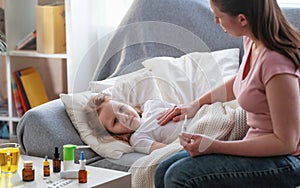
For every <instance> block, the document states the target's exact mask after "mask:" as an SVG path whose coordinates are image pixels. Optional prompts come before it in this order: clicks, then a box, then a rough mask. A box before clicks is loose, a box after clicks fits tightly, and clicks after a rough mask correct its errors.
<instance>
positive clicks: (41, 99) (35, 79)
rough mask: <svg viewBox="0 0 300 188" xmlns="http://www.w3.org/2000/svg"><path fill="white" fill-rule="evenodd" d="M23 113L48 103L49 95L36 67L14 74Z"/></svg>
mask: <svg viewBox="0 0 300 188" xmlns="http://www.w3.org/2000/svg"><path fill="white" fill-rule="evenodd" d="M13 77H14V79H15V82H16V86H17V89H18V91H19V92H18V93H19V96H20V101H21V103H22V107H23V112H24V113H25V112H26V111H27V110H29V109H31V108H33V107H36V106H38V105H40V104H43V103H45V102H48V101H49V99H48V95H47V93H46V90H45V86H44V84H43V81H42V79H41V76H40V74H39V73H38V72H37V71H35V69H34V67H27V68H24V69H21V70H18V71H15V72H14V73H13Z"/></svg>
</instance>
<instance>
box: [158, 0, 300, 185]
mask: <svg viewBox="0 0 300 188" xmlns="http://www.w3.org/2000/svg"><path fill="white" fill-rule="evenodd" d="M210 4H211V9H212V12H213V14H214V15H215V22H216V23H217V24H220V26H221V27H222V28H223V29H224V31H225V32H227V33H229V34H231V35H233V36H237V37H239V36H243V39H244V50H245V53H244V57H243V62H242V64H241V67H240V69H239V72H238V74H237V75H236V77H234V78H233V79H232V80H230V81H228V82H227V83H225V85H224V86H221V87H223V88H224V87H225V88H226V94H227V95H226V97H223V98H222V99H221V98H220V99H217V98H213V97H212V96H216V95H213V92H216V93H218V89H223V88H217V89H216V90H214V91H212V92H210V93H208V94H206V95H204V96H202V97H200V98H199V99H198V100H196V101H194V102H193V103H191V104H189V105H179V106H176V107H174V108H172V109H169V110H167V111H166V112H164V113H163V114H162V115H161V116H160V117H159V118H158V121H159V123H160V124H161V125H164V124H165V123H166V122H168V121H170V120H173V121H179V120H180V119H182V117H184V116H185V115H187V116H188V117H193V116H194V115H195V113H196V112H197V110H198V109H199V108H200V107H201V106H202V105H204V104H210V103H213V102H216V101H229V100H233V99H237V100H238V102H239V104H240V106H241V107H242V108H243V109H245V111H246V113H247V123H248V125H249V126H250V128H249V131H248V133H247V135H246V136H245V138H244V139H243V140H238V141H219V140H213V139H212V138H209V137H206V136H204V135H191V134H188V133H183V134H182V135H180V142H181V144H182V145H183V146H184V148H185V150H186V151H182V152H179V153H177V154H175V155H173V156H170V157H169V158H168V159H166V160H165V161H163V162H162V163H161V164H160V165H159V166H158V167H157V169H156V173H155V186H156V187H157V188H159V187H170V188H176V187H220V186H221V187H241V186H243V187H296V186H297V185H299V184H300V159H299V158H298V156H299V155H300V116H299V114H300V89H299V83H300V79H299V76H300V71H299V62H300V33H299V32H298V31H296V29H294V28H293V27H292V26H291V25H290V24H289V23H288V21H287V19H286V18H285V16H284V15H283V13H282V11H281V10H280V8H279V6H278V4H277V2H276V0H246V1H241V0H210Z"/></svg>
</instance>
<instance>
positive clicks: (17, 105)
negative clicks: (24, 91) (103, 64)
mask: <svg viewBox="0 0 300 188" xmlns="http://www.w3.org/2000/svg"><path fill="white" fill-rule="evenodd" d="M11 88H12V95H13V98H14V100H13V102H14V105H15V109H16V113H17V116H18V117H21V116H22V115H23V114H24V110H23V106H22V103H21V98H20V95H19V91H18V87H17V84H16V81H15V79H14V77H11Z"/></svg>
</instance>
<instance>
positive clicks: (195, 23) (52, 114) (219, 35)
mask: <svg viewBox="0 0 300 188" xmlns="http://www.w3.org/2000/svg"><path fill="white" fill-rule="evenodd" d="M284 12H285V13H286V15H287V17H288V19H289V20H290V21H291V22H292V24H293V25H294V26H295V27H296V28H298V29H300V23H299V17H300V13H299V12H300V11H299V8H298V9H297V8H284ZM147 21H157V22H163V23H170V24H175V25H177V26H180V27H182V28H185V29H186V30H187V31H189V32H191V33H193V34H194V35H196V36H198V37H199V38H201V39H202V40H203V41H204V43H205V44H206V45H207V47H208V48H209V50H211V51H214V50H220V49H226V48H233V47H238V48H240V49H241V55H242V53H243V51H242V39H241V38H233V37H231V36H229V35H228V34H226V33H224V32H223V31H222V29H221V28H220V27H219V26H218V25H216V24H215V23H214V17H213V15H212V13H211V11H210V7H209V4H208V1H207V0H135V1H134V2H133V4H132V6H131V8H130V9H129V11H128V13H127V14H126V16H125V17H124V19H123V21H122V23H121V25H120V29H119V30H118V31H117V32H116V34H115V36H114V37H113V39H112V40H111V42H110V45H111V46H109V47H108V48H107V52H106V54H110V55H107V57H106V58H104V60H103V61H102V62H101V66H99V69H98V70H97V76H96V77H95V80H102V79H105V78H107V77H108V76H117V75H120V74H123V73H126V71H125V72H124V71H121V70H122V69H120V71H115V69H116V67H117V66H121V67H122V66H123V67H125V66H126V65H129V64H130V63H131V62H135V66H134V68H133V69H131V70H130V71H134V70H135V69H136V70H137V69H139V68H141V67H142V66H141V65H140V64H139V63H136V62H141V61H143V60H144V59H147V58H150V57H155V56H173V57H179V56H181V55H183V54H185V53H188V52H192V51H195V50H197V49H194V48H193V47H191V48H187V49H185V50H184V51H183V50H180V49H177V48H174V47H172V46H169V45H166V44H162V43H159V42H149V41H145V42H140V43H136V44H134V45H130V46H128V45H126V44H127V43H128V41H129V40H132V37H136V38H139V37H140V38H139V41H143V40H142V37H145V36H144V35H143V34H140V33H145V31H144V30H143V28H140V29H139V30H138V33H136V34H135V35H132V33H130V32H131V31H127V30H125V29H122V28H124V27H123V26H126V25H128V24H132V23H138V22H147ZM151 32H152V33H153V34H155V33H156V32H157V31H155V30H153V31H151ZM151 32H149V31H147V34H148V35H149V33H150V35H151ZM170 35H172V32H170ZM173 37H176V36H173ZM114 45H120V46H121V47H122V48H121V49H122V50H120V51H118V52H116V53H114V54H113V55H111V52H110V49H112V48H113V47H114ZM199 50H200V49H199ZM127 72H128V70H127ZM17 136H18V142H19V143H20V144H21V147H22V151H23V152H24V153H25V154H28V155H32V156H39V157H44V156H45V155H47V156H49V157H50V158H52V157H53V153H54V147H59V149H60V153H61V157H62V146H63V145H64V144H75V145H84V143H83V142H82V141H81V139H80V137H79V135H78V133H77V131H76V130H75V128H74V127H73V125H72V123H71V121H70V119H69V117H68V115H67V113H66V111H65V107H64V105H63V103H62V102H61V100H60V99H57V100H53V101H50V102H48V103H45V104H43V105H41V106H38V107H36V108H33V109H31V110H29V111H27V112H26V113H25V114H24V116H23V117H22V118H21V120H20V122H19V124H18V126H17ZM85 152H86V158H87V164H88V165H92V166H96V167H104V168H110V169H116V170H121V171H127V170H128V169H129V168H130V166H131V164H132V163H133V162H134V161H136V160H137V159H138V158H140V157H142V156H144V154H141V153H128V154H124V155H123V156H122V157H121V158H120V159H118V160H113V159H107V158H103V157H101V156H99V155H97V154H96V153H95V152H93V151H92V150H91V149H86V151H85ZM75 158H76V161H78V158H79V151H76V152H75Z"/></svg>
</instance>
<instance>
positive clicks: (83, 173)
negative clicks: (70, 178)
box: [78, 151, 87, 183]
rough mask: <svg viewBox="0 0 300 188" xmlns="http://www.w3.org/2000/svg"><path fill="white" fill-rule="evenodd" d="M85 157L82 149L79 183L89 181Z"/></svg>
mask: <svg viewBox="0 0 300 188" xmlns="http://www.w3.org/2000/svg"><path fill="white" fill-rule="evenodd" d="M85 163H86V160H85V157H84V152H83V151H81V153H80V160H79V164H80V168H79V171H78V182H79V183H86V182H87V171H86V169H85Z"/></svg>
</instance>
